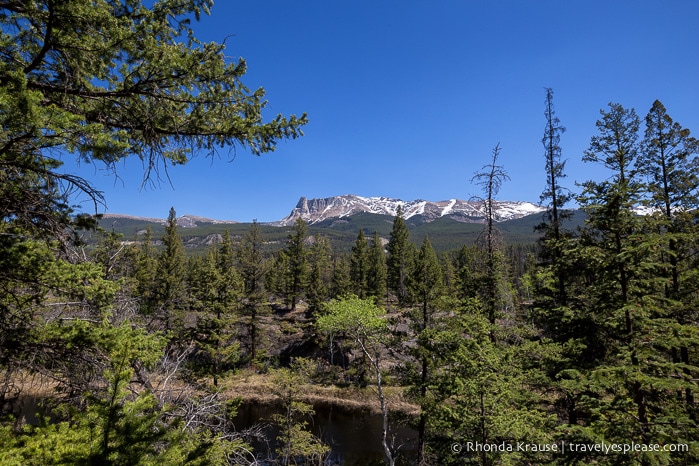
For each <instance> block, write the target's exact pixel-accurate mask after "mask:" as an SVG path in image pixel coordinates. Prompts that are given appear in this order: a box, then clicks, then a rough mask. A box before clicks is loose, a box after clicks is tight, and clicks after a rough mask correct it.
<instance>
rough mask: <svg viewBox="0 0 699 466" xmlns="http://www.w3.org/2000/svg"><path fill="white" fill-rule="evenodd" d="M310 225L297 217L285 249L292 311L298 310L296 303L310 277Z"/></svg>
mask: <svg viewBox="0 0 699 466" xmlns="http://www.w3.org/2000/svg"><path fill="white" fill-rule="evenodd" d="M307 236H308V227H307V226H306V222H305V221H304V220H303V219H302V218H300V217H299V218H298V219H296V221H295V222H294V225H293V226H292V228H291V233H290V234H289V236H288V237H287V242H286V246H285V248H284V251H285V253H286V256H287V258H288V261H289V268H288V274H289V279H288V282H287V283H288V285H289V288H288V290H287V293H288V295H287V299H288V302H289V307H290V309H291V311H295V310H296V303H297V302H298V300H299V298H300V297H301V295H302V293H303V290H304V286H305V284H306V280H307V278H308V261H307V254H308V251H307V249H306V245H305V241H306V237H307Z"/></svg>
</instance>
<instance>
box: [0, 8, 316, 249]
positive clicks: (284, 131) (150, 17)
mask: <svg viewBox="0 0 699 466" xmlns="http://www.w3.org/2000/svg"><path fill="white" fill-rule="evenodd" d="M211 4H212V2H210V1H203V0H197V1H189V2H184V3H182V2H178V1H174V0H158V1H156V2H151V3H149V4H143V3H137V2H98V3H89V2H84V1H82V0H67V1H61V2H54V1H42V2H33V3H29V4H25V3H15V2H3V3H1V4H0V11H1V13H0V26H1V30H2V40H1V41H0V44H1V45H0V47H1V51H2V53H1V54H0V55H1V56H2V66H0V102H2V111H1V112H0V120H1V123H2V125H1V126H2V128H3V131H2V133H0V148H2V150H0V166H2V170H3V171H2V173H3V175H1V176H2V177H3V178H4V180H3V182H2V183H0V186H2V187H1V188H0V193H1V195H0V211H1V215H2V218H10V217H12V218H15V219H16V221H17V222H18V223H19V224H22V225H24V227H26V228H28V229H29V230H32V231H35V232H36V231H38V230H43V231H44V232H48V233H50V234H51V235H57V236H64V235H65V232H66V229H65V228H64V227H65V226H66V225H68V224H70V223H71V219H70V217H69V215H68V214H69V213H70V212H69V210H70V209H68V205H69V203H68V202H67V195H68V193H69V192H71V190H79V191H83V192H84V193H86V194H87V195H88V197H89V198H91V199H93V200H95V201H96V202H101V201H102V198H101V196H100V193H99V192H98V191H97V190H95V189H94V188H93V187H92V186H91V185H90V184H89V183H88V182H87V181H86V180H84V179H82V178H80V177H77V176H75V175H72V174H69V173H62V172H61V171H60V166H61V161H60V158H59V156H57V155H56V154H65V153H72V154H75V156H76V157H77V158H79V159H80V160H81V161H83V162H95V163H97V162H101V163H104V164H106V165H107V166H108V167H110V168H115V167H116V165H117V163H118V162H119V161H121V160H122V159H124V158H126V157H129V156H131V157H137V158H139V159H141V160H142V161H143V162H144V166H145V167H146V172H147V176H150V175H157V174H158V170H159V168H161V167H163V166H164V165H167V164H183V163H186V162H187V160H188V159H189V155H190V153H191V152H192V151H194V152H198V151H205V152H207V153H212V152H215V151H216V150H217V148H220V147H225V146H230V145H235V144H242V145H245V146H248V147H250V149H251V151H252V152H253V153H255V154H261V153H266V152H269V151H272V150H273V149H274V147H275V145H276V143H277V141H278V140H280V139H286V138H295V137H298V136H301V135H302V131H301V127H302V126H303V125H304V124H305V123H306V117H305V115H304V116H302V117H300V118H297V117H295V116H291V117H289V118H285V117H283V116H281V115H279V116H277V117H276V118H274V119H272V120H271V121H269V122H264V121H263V118H262V109H263V108H264V107H265V105H266V101H265V98H264V90H263V89H261V88H260V89H257V90H255V91H250V90H249V89H247V88H246V87H245V86H244V85H243V84H242V82H241V79H242V77H243V75H244V74H245V72H246V69H247V67H246V64H245V62H244V61H243V60H242V59H240V60H238V61H237V62H234V63H230V62H229V59H228V58H227V57H226V55H225V53H224V44H218V43H213V42H212V43H204V42H202V41H200V40H198V39H197V38H196V37H195V35H194V33H193V31H192V28H191V26H190V21H191V20H192V19H198V18H199V17H200V15H201V14H202V13H204V14H208V13H209V11H210V7H211ZM64 156H65V155H64ZM6 183H7V184H6ZM10 186H13V187H12V188H11V189H5V188H6V187H7V188H9V187H10Z"/></svg>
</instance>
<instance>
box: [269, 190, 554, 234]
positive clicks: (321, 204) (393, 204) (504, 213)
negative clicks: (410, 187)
mask: <svg viewBox="0 0 699 466" xmlns="http://www.w3.org/2000/svg"><path fill="white" fill-rule="evenodd" d="M399 206H400V207H401V208H402V209H403V216H404V218H406V219H407V218H411V217H414V216H416V215H420V216H422V218H423V219H424V221H426V222H431V221H433V220H435V219H437V218H440V217H444V216H448V217H451V218H453V219H455V220H458V221H460V222H472V223H479V222H482V221H483V220H484V217H485V215H484V211H483V203H482V202H479V201H463V200H459V199H451V200H448V201H438V202H431V201H425V200H421V199H418V200H415V201H402V200H400V199H391V198H387V197H361V196H355V195H352V194H348V195H344V196H334V197H327V198H323V199H310V200H309V199H307V198H305V197H302V198H301V199H299V202H298V203H297V204H296V207H295V208H294V209H293V210H292V211H291V213H290V214H289V216H287V217H286V218H284V219H282V220H281V221H280V222H279V225H282V226H285V225H291V224H292V223H294V222H295V221H296V219H297V218H302V219H303V220H305V221H306V222H307V223H309V224H314V223H318V222H322V221H324V220H327V219H330V218H342V217H349V216H351V215H355V214H358V213H361V212H367V213H372V214H383V215H390V216H395V215H396V213H397V211H398V207H399ZM544 210H545V208H544V207H541V206H537V205H535V204H532V203H530V202H510V201H499V202H498V205H497V208H496V220H497V221H504V220H511V219H516V218H520V217H524V216H526V215H531V214H535V213H539V212H543V211H544Z"/></svg>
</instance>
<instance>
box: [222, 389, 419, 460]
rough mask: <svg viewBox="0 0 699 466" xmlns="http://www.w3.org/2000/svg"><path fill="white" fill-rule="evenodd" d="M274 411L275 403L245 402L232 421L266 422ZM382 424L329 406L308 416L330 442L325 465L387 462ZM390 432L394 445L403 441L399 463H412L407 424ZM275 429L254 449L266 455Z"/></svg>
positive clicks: (411, 432) (269, 429)
mask: <svg viewBox="0 0 699 466" xmlns="http://www.w3.org/2000/svg"><path fill="white" fill-rule="evenodd" d="M276 412H278V410H277V408H275V407H274V406H269V405H259V404H253V403H244V404H243V405H241V406H240V408H239V409H238V416H237V417H236V419H235V421H234V422H235V424H236V426H237V428H238V429H244V428H247V427H250V426H252V425H254V424H255V423H258V422H262V423H268V424H269V422H270V420H271V419H272V416H273V415H274V413H276ZM393 424H395V422H394V423H393ZM382 427H383V418H382V416H381V415H378V414H370V413H367V412H365V411H361V410H347V409H342V408H337V407H330V406H319V407H316V408H315V415H314V416H313V417H312V418H311V419H309V424H308V429H309V430H310V431H311V432H313V433H314V434H315V435H316V436H318V437H320V438H321V439H322V440H323V441H324V442H325V443H326V444H328V445H330V447H331V449H332V451H331V457H330V461H329V462H328V464H331V465H335V464H337V465H342V466H369V465H384V464H386V463H385V461H384V451H383V447H382V446H381V429H382ZM392 431H394V432H395V433H396V435H395V438H396V444H401V443H402V444H403V446H402V447H401V449H400V453H401V458H400V459H399V461H398V464H399V465H410V464H413V463H414V457H415V455H416V452H415V448H416V440H417V433H416V432H415V431H414V430H412V429H410V428H408V427H401V426H397V427H393V425H392ZM278 432H279V430H278V429H277V428H275V427H274V426H271V425H268V426H267V427H266V430H265V433H266V434H267V437H268V438H270V439H271V441H270V444H269V445H264V444H261V445H258V444H255V445H253V446H254V447H255V450H256V451H259V452H260V453H262V454H266V453H267V450H268V449H269V448H271V449H272V450H274V449H275V447H276V445H275V443H274V439H275V438H276V436H277V434H278Z"/></svg>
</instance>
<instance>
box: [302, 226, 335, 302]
mask: <svg viewBox="0 0 699 466" xmlns="http://www.w3.org/2000/svg"><path fill="white" fill-rule="evenodd" d="M331 258H332V247H331V245H330V241H329V240H328V238H326V237H325V236H322V235H319V234H316V235H315V236H314V238H313V244H312V245H311V247H310V248H309V251H308V269H309V271H308V290H307V291H306V297H307V298H308V310H309V311H310V312H311V313H317V312H318V311H319V310H320V309H321V308H322V305H323V303H325V302H326V301H327V300H328V299H329V298H330V293H331V285H332V284H331V282H332V265H331V263H330V260H331Z"/></svg>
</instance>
